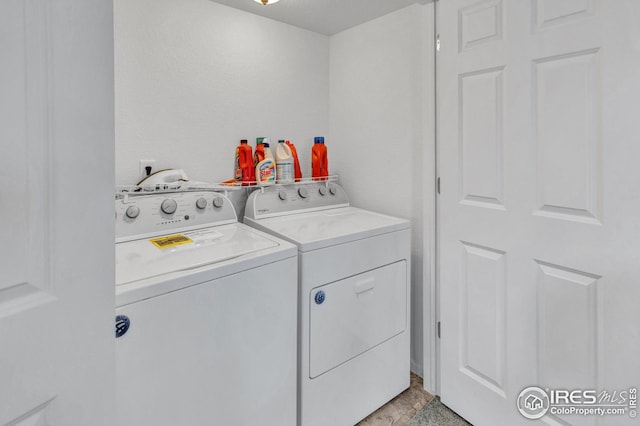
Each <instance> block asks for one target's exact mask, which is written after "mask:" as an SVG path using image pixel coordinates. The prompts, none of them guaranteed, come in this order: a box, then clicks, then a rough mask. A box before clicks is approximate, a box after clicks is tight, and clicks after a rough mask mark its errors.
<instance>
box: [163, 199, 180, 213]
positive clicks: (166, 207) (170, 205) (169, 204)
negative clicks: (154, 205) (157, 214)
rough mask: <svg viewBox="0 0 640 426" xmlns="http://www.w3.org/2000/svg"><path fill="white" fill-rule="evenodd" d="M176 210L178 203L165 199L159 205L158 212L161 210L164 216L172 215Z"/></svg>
mask: <svg viewBox="0 0 640 426" xmlns="http://www.w3.org/2000/svg"><path fill="white" fill-rule="evenodd" d="M177 209H178V203H176V200H172V199H171V198H167V199H166V200H164V201H163V202H162V204H160V210H162V212H163V213H165V214H174V213H175V212H176V210H177Z"/></svg>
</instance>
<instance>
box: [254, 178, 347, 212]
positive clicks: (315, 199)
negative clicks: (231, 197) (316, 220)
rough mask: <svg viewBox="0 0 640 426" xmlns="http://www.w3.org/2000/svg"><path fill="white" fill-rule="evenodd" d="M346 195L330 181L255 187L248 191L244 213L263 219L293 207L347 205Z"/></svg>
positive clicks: (309, 207)
mask: <svg viewBox="0 0 640 426" xmlns="http://www.w3.org/2000/svg"><path fill="white" fill-rule="evenodd" d="M347 206H349V198H348V197H347V194H346V192H345V191H344V189H342V187H340V186H339V185H336V184H335V183H332V182H313V183H305V184H292V185H283V186H269V187H263V188H260V189H257V190H255V191H253V192H252V193H251V195H249V199H248V200H247V207H246V209H245V212H244V214H245V217H247V218H250V219H264V218H267V217H273V216H279V215H282V214H289V213H293V212H296V211H312V210H325V209H329V208H337V207H347Z"/></svg>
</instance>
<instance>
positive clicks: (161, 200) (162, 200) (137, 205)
mask: <svg viewBox="0 0 640 426" xmlns="http://www.w3.org/2000/svg"><path fill="white" fill-rule="evenodd" d="M115 208H116V242H121V241H129V240H135V239H138V238H146V237H151V236H158V235H166V234H170V233H172V232H181V231H184V230H188V229H195V228H201V227H205V226H215V225H223V224H226V223H233V222H236V221H237V217H236V211H235V209H234V208H233V204H232V203H231V201H230V200H229V199H228V198H227V197H225V196H224V195H223V194H221V193H218V192H211V191H197V192H193V191H187V192H167V193H154V194H124V195H122V197H119V198H118V199H116V202H115Z"/></svg>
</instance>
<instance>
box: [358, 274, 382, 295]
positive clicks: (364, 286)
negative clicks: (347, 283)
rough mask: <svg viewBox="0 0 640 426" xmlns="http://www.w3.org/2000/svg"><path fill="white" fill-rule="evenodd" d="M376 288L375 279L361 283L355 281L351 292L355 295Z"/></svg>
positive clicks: (368, 279)
mask: <svg viewBox="0 0 640 426" xmlns="http://www.w3.org/2000/svg"><path fill="white" fill-rule="evenodd" d="M375 287H376V279H375V278H374V277H369V278H367V279H364V280H362V281H357V282H356V283H355V284H354V285H353V291H354V292H355V293H356V294H360V293H364V292H365V291H369V290H373V289H374V288H375Z"/></svg>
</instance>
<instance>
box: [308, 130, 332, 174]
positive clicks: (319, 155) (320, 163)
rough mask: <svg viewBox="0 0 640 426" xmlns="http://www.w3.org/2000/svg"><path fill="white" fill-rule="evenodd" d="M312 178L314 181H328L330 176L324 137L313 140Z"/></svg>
mask: <svg viewBox="0 0 640 426" xmlns="http://www.w3.org/2000/svg"><path fill="white" fill-rule="evenodd" d="M311 176H312V177H313V179H314V180H326V179H327V177H328V176H329V160H328V158H327V147H326V146H325V145H324V137H322V136H318V137H316V138H314V140H313V148H312V149H311Z"/></svg>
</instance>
